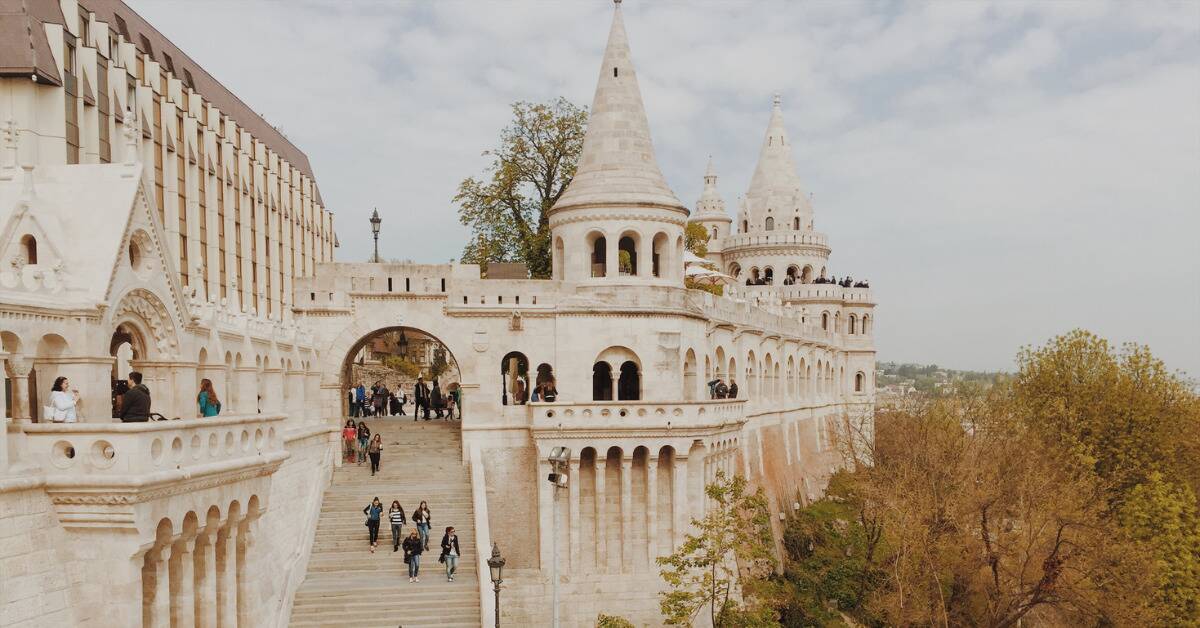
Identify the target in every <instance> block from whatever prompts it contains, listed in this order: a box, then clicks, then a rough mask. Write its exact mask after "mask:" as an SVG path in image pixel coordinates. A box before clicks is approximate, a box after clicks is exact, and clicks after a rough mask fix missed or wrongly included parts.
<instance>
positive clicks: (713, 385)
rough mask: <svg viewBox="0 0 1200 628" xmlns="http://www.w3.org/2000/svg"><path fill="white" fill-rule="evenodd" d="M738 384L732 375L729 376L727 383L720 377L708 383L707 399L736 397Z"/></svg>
mask: <svg viewBox="0 0 1200 628" xmlns="http://www.w3.org/2000/svg"><path fill="white" fill-rule="evenodd" d="M737 395H738V385H737V381H735V380H734V379H733V378H732V377H731V378H729V384H728V385H726V384H725V380H723V379H721V378H720V377H718V378H716V379H714V380H712V381H711V382H709V383H708V397H709V399H737Z"/></svg>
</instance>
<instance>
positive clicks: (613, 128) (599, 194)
mask: <svg viewBox="0 0 1200 628" xmlns="http://www.w3.org/2000/svg"><path fill="white" fill-rule="evenodd" d="M580 205H606V206H612V205H618V206H646V205H652V206H659V207H667V208H671V209H678V210H680V211H682V212H687V209H686V208H684V207H683V204H682V203H680V202H679V199H678V198H676V196H675V193H674V192H672V191H671V188H670V187H668V186H667V181H666V179H665V178H664V177H663V174H662V171H661V170H660V169H659V167H658V162H657V161H656V160H655V159H654V145H653V143H652V142H651V140H650V124H649V123H648V122H647V120H646V110H645V108H644V107H643V106H642V93H641V90H640V89H638V82H637V73H636V72H635V71H634V69H633V58H632V56H631V54H630V51H629V40H628V38H627V37H626V35H625V22H624V19H623V18H622V16H621V3H620V2H616V3H615V4H614V10H613V21H612V28H611V30H610V31H609V33H608V45H607V46H606V47H605V49H604V60H603V61H602V62H601V63H600V78H599V80H598V81H597V83H596V95H595V97H594V98H593V99H592V109H591V112H590V114H589V117H588V125H587V134H586V135H585V136H584V139H583V152H582V153H581V154H580V157H579V167H578V170H577V171H576V173H575V178H574V179H573V180H572V181H571V183H570V185H568V186H567V190H566V192H564V193H563V195H562V197H561V198H559V200H558V202H557V203H555V205H554V210H559V209H563V208H567V207H572V206H580Z"/></svg>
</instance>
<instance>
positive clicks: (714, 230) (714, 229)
mask: <svg viewBox="0 0 1200 628" xmlns="http://www.w3.org/2000/svg"><path fill="white" fill-rule="evenodd" d="M709 239H710V240H716V239H717V228H716V227H713V232H712V238H709Z"/></svg>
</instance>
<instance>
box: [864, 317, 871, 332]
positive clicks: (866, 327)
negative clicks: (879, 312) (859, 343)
mask: <svg viewBox="0 0 1200 628" xmlns="http://www.w3.org/2000/svg"><path fill="white" fill-rule="evenodd" d="M862 333H863V334H864V335H865V334H869V333H871V315H870V314H863V319H862Z"/></svg>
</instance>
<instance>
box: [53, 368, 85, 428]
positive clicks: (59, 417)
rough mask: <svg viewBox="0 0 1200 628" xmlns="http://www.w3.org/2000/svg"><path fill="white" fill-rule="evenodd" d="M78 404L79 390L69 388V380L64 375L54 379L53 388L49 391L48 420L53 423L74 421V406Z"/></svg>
mask: <svg viewBox="0 0 1200 628" xmlns="http://www.w3.org/2000/svg"><path fill="white" fill-rule="evenodd" d="M78 404H79V391H78V390H71V382H69V381H67V378H65V377H59V378H57V379H55V380H54V388H53V389H52V390H51V391H50V405H49V406H47V408H46V409H47V410H49V411H51V415H50V417H49V418H50V420H51V421H54V422H55V423H74V422H75V419H76V416H75V406H76V405H78Z"/></svg>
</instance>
